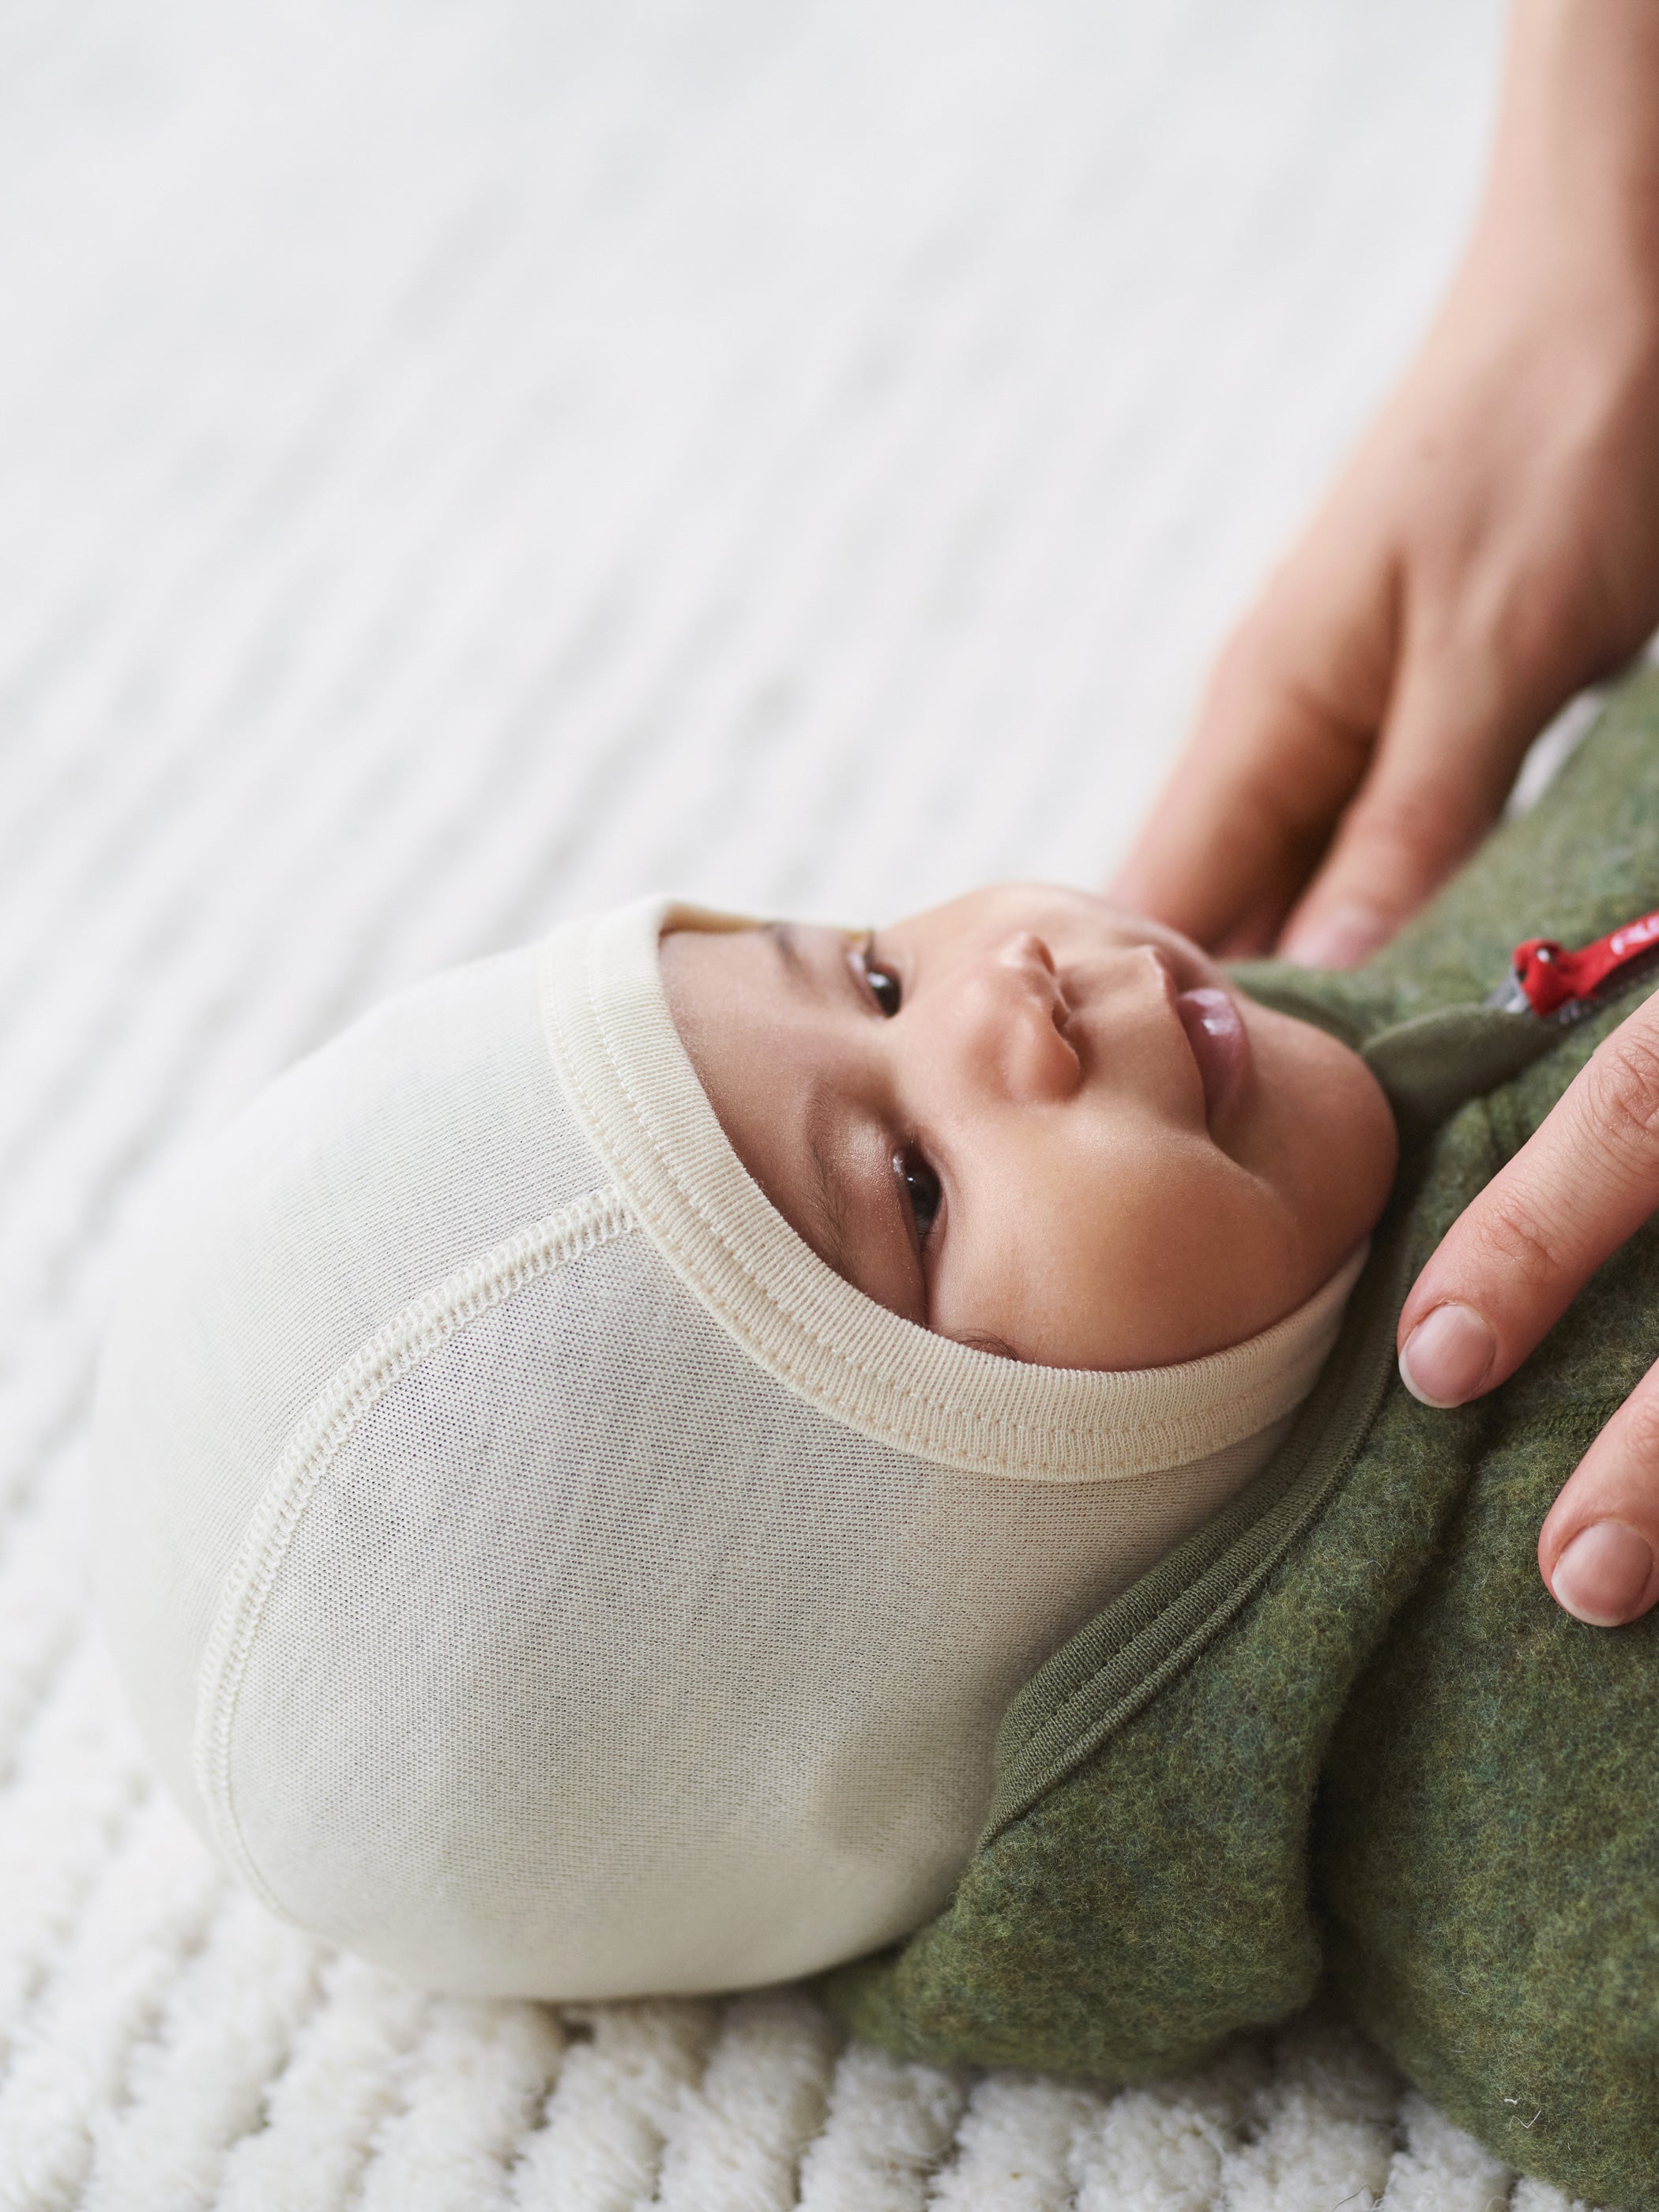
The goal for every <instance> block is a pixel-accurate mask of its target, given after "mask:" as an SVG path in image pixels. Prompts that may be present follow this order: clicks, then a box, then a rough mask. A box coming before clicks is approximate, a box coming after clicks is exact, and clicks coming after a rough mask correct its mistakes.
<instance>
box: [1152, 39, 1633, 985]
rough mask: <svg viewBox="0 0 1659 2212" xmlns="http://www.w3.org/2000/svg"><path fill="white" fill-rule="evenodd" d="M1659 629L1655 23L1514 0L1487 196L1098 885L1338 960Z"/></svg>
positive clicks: (1217, 929) (1430, 873)
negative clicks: (1536, 744) (1560, 711)
mask: <svg viewBox="0 0 1659 2212" xmlns="http://www.w3.org/2000/svg"><path fill="white" fill-rule="evenodd" d="M1656 623H1659V8H1655V7H1654V6H1653V5H1652V0H1516V7H1515V10H1514V15H1513V22H1512V33H1511V40H1510V59H1509V66H1508V70H1507V76H1506V82H1505V89H1504V100H1503V106H1502V112H1501V118H1500V123H1499V129H1498V140H1497V144H1496V148H1495V151H1494V157H1493V162H1492V173H1491V178H1490V180H1489V184H1488V188H1487V192H1486V200H1485V202H1484V204H1483V206H1482V210H1481V212H1480V217H1479V219H1478V221H1477V224H1476V228H1475V231H1474V237H1473V239H1472V241H1471V243H1470V246H1469V248H1468V253H1467V255H1466V257H1465V259H1464V261H1463V264H1462V268H1461V270H1460V271H1459V273H1458V275H1457V276H1456V278H1455V282H1454V283H1453V286H1452V289H1451V291H1450V293H1449V296H1448V299H1447V301H1446V304H1445V306H1444V307H1443V311H1442V313H1441V315H1440V317H1439V319H1438V321H1437V324H1436V325H1435V326H1434V328H1433V330H1432V331H1431V334H1430V336H1429V337H1428V339H1427V342H1426V343H1425V347H1424V349H1423V351H1422V352H1421V354H1420V356H1419V358H1418V360H1417V362H1416V363H1415V364H1414V366H1413V368H1412V369H1411V370H1410V372H1409V373H1408V374H1407V377H1406V379H1405V380H1404V382H1403V383H1402V384H1401V386H1400V388H1399V390H1398V391H1397V392H1396V393H1395V397H1394V398H1393V399H1392V400H1391V402H1390V403H1389V405H1388V406H1387V407H1386V408H1385V409H1384V410H1383V414H1382V416H1381V417H1380V418H1379V419H1378V421H1377V422H1376V425H1375V427H1374V428H1372V430H1371V432H1370V435H1369V436H1368V437H1367V438H1366V439H1365V441H1364V443H1363V444H1362V445H1361V447H1360V448H1359V450H1358V453H1357V454H1356V455H1355V457H1354V459H1353V460H1352V464H1351V465H1350V466H1349V467H1348V469H1347V470H1346V473H1345V474H1344V475H1343V476H1342V477H1341V478H1340V481H1339V482H1338V483H1337V485H1336V487H1335V489H1334V491H1333V492H1332V494H1331V495H1330V496H1329V498H1328V501H1326V503H1325V505H1324V507H1322V509H1321V511H1320V512H1319V513H1318V514H1317V515H1316V518H1315V520H1314V521H1313V523H1312V525H1311V526H1310V529H1309V530H1308V532H1307V533H1306V535H1305V536H1304V538H1303V539H1302V541H1301V543H1300V544H1298V545H1297V547H1296V548H1295V549H1294V550H1292V552H1291V555H1290V557H1289V558H1288V560H1287V561H1286V562H1285V564H1284V565H1283V567H1282V568H1280V569H1279V572H1278V574H1276V575H1275V576H1274V577H1273V579H1272V580H1271V581H1270V583H1269V585H1268V586H1267V591H1266V592H1265V594H1264V596H1263V597H1262V599H1261V601H1260V603H1259V604H1258V605H1257V606H1256V607H1255V610H1254V611H1253V612H1251V613H1250V614H1249V616H1248V617H1246V619H1245V620H1244V622H1243V625H1242V626H1241V627H1240V629H1238V630H1237V633H1236V634H1235V635H1234V636H1233V638H1232V639H1231V642H1230V643H1229V644H1228V645H1227V647H1225V650H1224V652H1223V653H1222V654H1221V656H1220V659H1219V661H1218V665H1217V667H1216V670H1215V672H1214V675H1213V678H1212V681H1211V684H1210V687H1209V690H1208V693H1207V696H1206V699H1205V701H1204V703H1203V707H1202V709H1201V712H1200V716H1199V720H1198V723H1197V726H1196V729H1195V732H1194V736H1193V738H1192V740H1191V742H1190V744H1189V745H1188V749H1187V750H1186V753H1185V754H1184V756H1183V757H1182V760H1181V762H1180V763H1179V764H1178V766H1177V768H1176V773H1175V775H1174V777H1173V778H1172V780H1171V781H1170V785H1169V787H1168V788H1167V789H1166V791H1165V793H1164V796H1163V798H1162V799H1161V800H1160V801H1159V803H1158V806H1157V807H1156V808H1155V810H1154V811H1153V813H1152V817H1151V818H1150V820H1149V821H1148V823H1147V824H1146V829H1145V830H1144V831H1143V832H1142V835H1141V836H1140V838H1139V842H1138V843H1137V845H1136V847H1135V848H1134V850H1133V853H1132V854H1131V856H1130V858H1129V860H1128V862H1127V865H1126V866H1125V867H1124V869H1123V871H1122V872H1121V875H1120V877H1119V878H1118V881H1117V883H1116V884H1115V886H1114V890H1115V895H1116V896H1119V897H1120V898H1121V899H1122V900H1123V902H1125V903H1127V904H1131V905H1134V906H1137V907H1139V908H1144V909H1146V910H1149V911H1151V912H1152V913H1154V914H1157V915H1161V916H1162V917H1163V918H1164V919H1165V920H1167V921H1172V922H1174V923H1176V925H1177V926H1178V927H1181V928H1182V929H1185V930H1186V931H1187V932H1188V933H1189V934H1191V935H1193V936H1194V937H1196V938H1198V939H1200V941H1202V942H1204V943H1206V944H1208V945H1215V946H1218V947H1219V948H1220V949H1222V950H1224V951H1231V952H1249V951H1262V950H1265V949H1267V947H1268V946H1270V945H1273V942H1274V940H1275V939H1279V950H1280V951H1282V952H1283V953H1284V954H1285V955H1286V956H1287V957H1290V958H1292V959H1298V960H1304V961H1309V962H1313V963H1320V964H1322V965H1327V966H1348V965H1351V964H1352V963H1355V962H1357V961H1358V960H1361V959H1363V958H1364V957H1365V956H1366V955H1367V954H1368V953H1370V951H1373V950H1374V949H1375V947H1376V945H1379V944H1380V943H1382V942H1383V941H1384V940H1385V939H1387V938H1389V936H1391V935H1392V934H1393V933H1394V932H1395V929H1396V928H1398V927H1399V926H1400V924H1401V922H1402V921H1404V920H1405V919H1406V918H1407V916H1408V915H1410V914H1411V913H1413V911H1414V909H1415V908H1417V907H1418V906H1419V905H1420V904H1421V902H1423V900H1424V899H1425V897H1426V896H1428V894H1429V893H1430V892H1431V890H1433V889H1434V888H1435V887H1436V885H1437V884H1439V883H1440V882H1441V881H1442V880H1443V878H1445V877H1446V876H1447V875H1448V874H1449V873H1450V872H1451V871H1452V869H1453V868H1454V867H1455V866H1456V864H1457V863H1458V861H1459V860H1462V858H1463V856H1464V855H1465V854H1467V853H1468V851H1469V850H1470V849H1471V848H1472V847H1473V846H1474V845H1475V844H1476V843H1477V842H1479V840H1480V836H1481V835H1482V834H1483V832H1484V831H1485V830H1486V828H1487V827H1488V825H1489V824H1490V823H1492V820H1493V819H1494V817H1496V815H1497V814H1498V811H1499V809H1500V808H1501V807H1502V805H1503V803H1504V797H1505V795H1506V793H1508V791H1509V789H1510V784H1511V783H1512V781H1513V780H1514V775H1515V772H1516V768H1517V767H1518V765H1519V763H1520V761H1521V758H1522V755H1523V753H1524V751H1525V750H1526V748H1527V745H1528V743H1529V742H1530V740H1531V739H1532V738H1533V737H1534V735H1535V734H1536V733H1537V732H1538V731H1539V730H1540V729H1541V727H1542V726H1543V725H1544V723H1545V722H1546V721H1547V720H1548V719H1549V718H1550V716H1551V715H1552V714H1553V713H1554V712H1555V711H1556V709H1557V708H1559V706H1561V705H1562V704H1563V703H1564V702H1565V700H1566V699H1567V698H1568V697H1570V696H1571V694H1572V693H1573V692H1574V691H1575V690H1577V689H1578V688H1579V687H1580V686H1581V685H1582V684H1584V683H1586V682H1587V681H1589V680H1590V679H1591V678H1595V677H1596V676H1598V675H1600V674H1602V673H1604V672H1606V671H1609V670H1610V669H1612V668H1613V667H1614V666H1616V665H1618V664H1619V663H1620V661H1621V660H1623V659H1626V658H1627V657H1628V656H1629V655H1630V654H1631V653H1633V652H1634V651H1635V650H1636V649H1637V647H1638V646H1639V645H1640V644H1641V643H1642V642H1643V641H1644V638H1646V637H1647V635H1649V634H1650V631H1651V630H1652V629H1653V628H1654V626H1655V624H1656Z"/></svg>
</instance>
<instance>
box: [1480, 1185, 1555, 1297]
mask: <svg viewBox="0 0 1659 2212" xmlns="http://www.w3.org/2000/svg"><path fill="white" fill-rule="evenodd" d="M1487 1200H1488V1203H1487V1205H1486V1208H1485V1211H1484V1212H1483V1213H1482V1215H1481V1218H1480V1228H1479V1232H1478V1242H1479V1261H1480V1266H1481V1271H1482V1272H1483V1273H1485V1272H1486V1271H1488V1270H1495V1271H1497V1272H1498V1273H1501V1274H1502V1275H1503V1277H1504V1279H1505V1280H1506V1281H1507V1282H1508V1283H1509V1284H1510V1286H1511V1287H1516V1288H1519V1289H1521V1290H1522V1291H1542V1290H1546V1289H1547V1288H1548V1287H1549V1286H1550V1285H1553V1283H1554V1282H1555V1280H1556V1279H1557V1278H1558V1276H1559V1273H1560V1268H1561V1260H1560V1255H1559V1251H1558V1249H1557V1246H1558V1244H1559V1241H1560V1240H1559V1233H1558V1232H1557V1231H1556V1229H1555V1227H1554V1225H1553V1224H1552V1223H1551V1221H1550V1220H1549V1218H1548V1217H1547V1215H1546V1214H1544V1213H1543V1212H1540V1211H1539V1210H1538V1209H1537V1208H1536V1207H1534V1206H1531V1205H1529V1204H1528V1202H1527V1201H1526V1200H1524V1199H1523V1198H1522V1197H1521V1196H1520V1194H1518V1193H1517V1192H1516V1191H1513V1190H1505V1189H1502V1188H1499V1187H1498V1186H1497V1185H1492V1186H1489V1187H1488V1191H1487Z"/></svg>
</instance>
